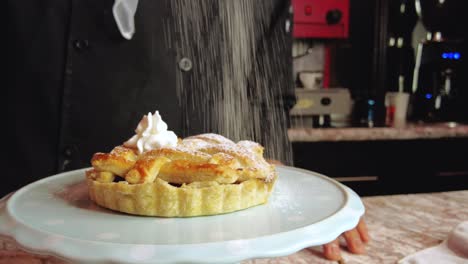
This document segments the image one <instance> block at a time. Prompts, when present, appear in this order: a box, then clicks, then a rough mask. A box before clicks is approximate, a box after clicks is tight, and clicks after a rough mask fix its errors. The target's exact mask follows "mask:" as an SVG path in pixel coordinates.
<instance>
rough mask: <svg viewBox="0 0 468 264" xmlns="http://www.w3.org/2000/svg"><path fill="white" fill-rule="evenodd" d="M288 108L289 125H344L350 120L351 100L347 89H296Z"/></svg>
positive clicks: (348, 123) (347, 124)
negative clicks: (292, 103) (294, 98)
mask: <svg viewBox="0 0 468 264" xmlns="http://www.w3.org/2000/svg"><path fill="white" fill-rule="evenodd" d="M296 96H297V103H296V105H295V106H294V107H293V108H292V109H291V110H290V112H289V114H290V117H291V127H345V126H349V125H350V122H351V120H350V119H351V112H352V107H353V101H352V99H351V94H350V92H349V90H348V89H345V88H328V89H323V88H322V89H316V90H308V89H302V88H297V89H296Z"/></svg>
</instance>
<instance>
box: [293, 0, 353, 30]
mask: <svg viewBox="0 0 468 264" xmlns="http://www.w3.org/2000/svg"><path fill="white" fill-rule="evenodd" d="M292 6H293V12H294V19H293V21H294V27H293V36H294V37H295V38H347V37H348V34H349V0H293V1H292Z"/></svg>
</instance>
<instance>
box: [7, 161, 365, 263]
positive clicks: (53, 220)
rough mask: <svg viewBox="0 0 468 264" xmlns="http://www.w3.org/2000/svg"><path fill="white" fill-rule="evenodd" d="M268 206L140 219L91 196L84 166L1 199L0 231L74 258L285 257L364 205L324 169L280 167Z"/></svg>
mask: <svg viewBox="0 0 468 264" xmlns="http://www.w3.org/2000/svg"><path fill="white" fill-rule="evenodd" d="M277 171H278V173H279V180H278V182H277V183H276V186H275V189H274V192H273V194H272V196H271V197H270V200H269V202H268V203H267V204H265V205H260V206H256V207H253V208H249V209H245V210H242V211H238V212H234V213H229V214H224V215H217V216H203V217H193V218H158V217H142V216H133V215H127V214H122V213H118V212H113V211H110V210H106V209H103V208H100V207H98V206H97V205H95V204H94V203H93V202H92V201H90V200H89V199H88V195H87V189H86V188H87V187H86V184H85V182H84V170H77V171H72V172H67V173H62V174H58V175H55V176H51V177H48V178H45V179H42V180H40V181H37V182H34V183H32V184H30V185H27V186H25V187H23V188H22V189H20V190H18V191H17V192H16V193H14V194H13V195H12V196H11V197H9V198H8V199H4V200H3V201H2V202H0V234H2V235H4V236H8V237H10V238H12V239H14V240H15V241H16V242H17V243H18V244H19V245H20V246H21V247H23V248H24V249H25V250H27V251H32V252H35V253H40V254H49V255H54V256H57V257H60V258H63V259H66V260H69V261H72V262H74V263H235V262H240V261H242V260H247V259H253V258H265V257H277V256H285V255H289V254H292V253H294V252H297V251H299V250H301V249H303V248H306V247H310V246H317V245H322V244H325V243H328V242H330V241H332V240H334V239H335V238H336V237H338V236H339V235H340V234H341V233H342V232H344V231H347V230H349V229H351V228H353V227H355V226H356V225H357V223H358V221H359V218H360V217H361V216H362V215H363V213H364V206H363V204H362V202H361V200H360V199H359V197H358V196H357V195H356V193H354V192H353V191H352V190H351V189H349V188H347V187H346V186H344V185H342V184H340V183H338V182H336V181H334V180H332V179H330V178H328V177H325V176H323V175H320V174H317V173H314V172H311V171H306V170H301V169H297V168H292V167H286V166H278V168H277Z"/></svg>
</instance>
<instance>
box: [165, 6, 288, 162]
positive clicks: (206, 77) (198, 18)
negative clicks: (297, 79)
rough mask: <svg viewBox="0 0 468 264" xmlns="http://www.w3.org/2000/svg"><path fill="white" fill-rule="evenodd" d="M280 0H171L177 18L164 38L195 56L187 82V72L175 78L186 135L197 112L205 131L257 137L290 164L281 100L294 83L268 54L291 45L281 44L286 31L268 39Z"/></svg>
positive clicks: (234, 137) (183, 52)
mask: <svg viewBox="0 0 468 264" xmlns="http://www.w3.org/2000/svg"><path fill="white" fill-rule="evenodd" d="M275 2H276V3H277V2H278V1H273V0H270V1H263V0H262V1H252V0H234V1H233V0H220V1H191V0H171V1H169V3H170V7H171V10H172V15H173V17H174V18H175V21H174V22H172V23H174V24H173V25H172V26H166V31H167V30H172V31H171V32H166V33H165V35H166V36H165V43H166V44H167V43H169V45H174V47H172V48H175V49H176V51H177V54H179V55H180V56H181V57H188V58H192V59H193V63H194V67H193V75H191V77H190V79H189V80H187V79H184V78H185V76H184V75H183V74H179V75H178V76H177V95H178V98H179V102H180V104H181V105H182V106H183V107H182V108H183V109H184V110H183V111H184V113H183V115H184V117H185V118H184V119H185V120H184V122H185V125H184V127H185V129H186V131H184V133H189V132H190V131H189V130H190V129H189V128H190V127H191V126H192V125H193V124H191V122H193V121H192V120H191V118H189V117H191V116H192V115H196V114H199V115H202V116H199V117H198V118H199V120H202V122H203V124H202V125H203V128H202V130H203V131H205V132H208V131H209V132H214V133H219V134H222V135H224V136H226V137H228V138H230V139H232V140H234V141H239V140H244V139H249V140H254V141H257V142H260V143H261V144H262V145H264V146H265V154H266V156H267V157H269V158H274V159H279V160H281V161H283V162H285V163H286V164H291V163H292V157H291V156H292V155H291V150H290V145H289V142H288V141H287V138H286V137H287V133H286V127H285V123H286V122H285V120H286V116H285V113H284V110H283V106H282V102H281V101H280V100H279V98H280V97H281V96H280V95H281V90H282V89H284V87H287V86H288V85H292V84H291V83H292V75H288V74H289V73H288V72H286V73H285V72H284V70H282V68H281V67H279V66H278V60H277V59H276V58H271V57H269V56H268V54H274V53H273V52H268V50H271V49H273V48H274V47H276V48H277V49H273V50H281V49H284V48H283V47H288V46H287V45H285V43H281V41H288V40H287V38H288V37H287V36H286V35H284V36H281V37H277V38H271V39H270V38H267V39H264V38H263V36H264V35H265V32H266V31H268V30H269V27H270V24H271V22H272V21H270V20H271V14H272V13H273V10H274V9H275V7H276V6H277V4H275ZM259 9H260V10H259ZM170 23H171V21H168V22H167V24H170ZM283 34H284V33H283ZM167 36H171V37H172V38H173V39H170V38H168V37H167ZM269 40H274V41H272V42H268V41H269ZM179 59H180V58H179ZM220 62H221V63H220ZM283 63H288V62H287V61H284V62H283ZM219 65H221V67H219ZM289 65H291V64H289ZM291 67H292V66H291ZM266 76H274V77H275V78H274V79H275V80H276V81H277V80H280V81H279V82H278V81H277V82H273V81H272V80H271V78H268V77H266ZM278 76H280V77H278ZM281 77H283V78H281ZM289 82H291V83H289Z"/></svg>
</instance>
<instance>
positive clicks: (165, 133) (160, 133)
mask: <svg viewBox="0 0 468 264" xmlns="http://www.w3.org/2000/svg"><path fill="white" fill-rule="evenodd" d="M135 133H136V135H134V136H133V137H131V138H130V139H129V140H127V141H126V142H125V143H124V146H126V147H130V148H138V151H139V153H143V152H145V151H148V150H152V149H157V148H162V147H175V146H176V145H177V135H176V134H175V133H174V132H173V131H170V130H167V124H166V123H165V122H164V121H163V120H162V118H161V116H160V115H159V111H155V112H154V115H152V114H151V112H149V113H148V115H145V116H143V118H142V119H141V121H140V123H139V124H138V126H137V128H136V129H135Z"/></svg>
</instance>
